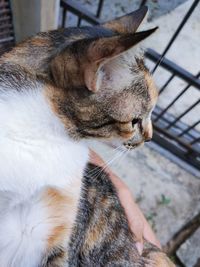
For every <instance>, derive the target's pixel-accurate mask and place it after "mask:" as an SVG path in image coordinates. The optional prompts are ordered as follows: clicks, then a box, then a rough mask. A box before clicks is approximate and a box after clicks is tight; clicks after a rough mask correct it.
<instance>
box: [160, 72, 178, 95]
mask: <svg viewBox="0 0 200 267" xmlns="http://www.w3.org/2000/svg"><path fill="white" fill-rule="evenodd" d="M174 77H175V74H172V75H171V76H170V77H169V79H168V80H167V81H166V83H165V84H164V85H163V86H162V87H161V89H160V91H159V95H160V94H162V92H163V91H164V90H165V88H166V87H167V86H168V84H169V83H170V82H171V80H173V79H174Z"/></svg>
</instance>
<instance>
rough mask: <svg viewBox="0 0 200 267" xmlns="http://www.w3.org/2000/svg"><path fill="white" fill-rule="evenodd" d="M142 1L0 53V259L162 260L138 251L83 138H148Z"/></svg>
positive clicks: (48, 266)
mask: <svg viewBox="0 0 200 267" xmlns="http://www.w3.org/2000/svg"><path fill="white" fill-rule="evenodd" d="M146 12H147V9H146V8H145V7H143V8H142V9H140V10H137V11H135V12H133V13H131V14H129V15H127V16H124V17H121V18H119V19H116V20H114V21H110V22H108V23H105V24H103V25H101V26H96V27H82V28H69V29H60V30H55V31H50V32H47V33H39V34H38V35H36V36H35V37H33V38H30V39H28V40H26V41H24V42H22V43H21V44H18V45H17V46H16V47H14V48H13V49H12V50H11V51H10V52H8V53H6V54H4V55H2V56H1V58H0V125H1V130H0V147H1V150H0V267H67V266H69V267H75V266H76V267H78V266H79V267H80V266H82V267H84V266H85V267H86V266H87V267H100V266H102V267H106V266H123V267H126V266H130V267H131V266H132V267H142V266H146V267H147V266H149V267H150V266H151V267H156V266H157V267H161V266H162V267H167V266H173V264H172V263H171V262H170V260H169V259H168V258H167V257H166V255H165V254H164V253H162V252H161V251H159V249H157V248H156V247H154V246H153V245H151V244H149V243H148V242H146V244H145V249H144V252H143V254H142V255H141V256H140V255H139V254H138V252H137V250H136V247H135V239H134V235H133V234H132V232H131V230H130V229H129V226H128V222H127V219H126V217H125V214H124V210H123V208H122V206H121V205H120V202H119V199H118V197H117V194H116V191H115V188H114V187H113V185H112V183H111V181H110V180H109V177H108V175H107V174H106V173H105V172H103V170H101V175H99V176H98V177H94V176H93V175H92V173H93V172H94V171H96V168H98V167H97V166H94V165H92V164H89V163H88V160H89V156H88V147H87V145H86V143H85V140H86V139H93V138H94V139H118V140H120V142H121V143H124V145H125V146H126V147H128V148H133V147H135V146H137V145H139V144H141V143H143V142H144V141H149V140H150V139H151V137H152V126H151V119H150V116H151V112H152V109H153V108H154V106H155V103H156V99H157V92H156V89H155V86H154V83H153V80H152V78H151V75H150V74H149V71H148V69H147V68H146V67H145V65H144V62H143V56H142V55H141V54H140V53H138V48H137V47H136V45H137V44H138V43H139V42H140V41H142V40H143V39H145V38H146V37H148V36H149V35H150V34H151V33H153V32H154V31H155V29H152V30H148V31H143V32H136V30H137V28H138V27H139V25H140V23H141V21H142V20H143V18H144V16H145V14H146Z"/></svg>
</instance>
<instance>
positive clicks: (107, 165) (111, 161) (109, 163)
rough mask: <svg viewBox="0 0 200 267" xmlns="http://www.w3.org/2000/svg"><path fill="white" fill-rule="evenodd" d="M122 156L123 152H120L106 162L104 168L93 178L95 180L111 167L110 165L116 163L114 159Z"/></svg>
mask: <svg viewBox="0 0 200 267" xmlns="http://www.w3.org/2000/svg"><path fill="white" fill-rule="evenodd" d="M123 154H124V151H120V152H119V153H117V154H116V155H115V157H114V158H113V159H111V160H110V161H108V162H106V163H105V164H104V167H101V168H102V169H101V170H100V171H99V172H98V174H97V175H96V176H95V178H97V177H98V176H99V175H100V174H101V173H102V172H103V171H105V170H106V169H107V168H108V167H109V166H111V164H112V163H113V162H114V161H116V159H118V158H119V157H120V156H122V155H123Z"/></svg>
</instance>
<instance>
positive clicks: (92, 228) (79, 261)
mask: <svg viewBox="0 0 200 267" xmlns="http://www.w3.org/2000/svg"><path fill="white" fill-rule="evenodd" d="M135 243H136V238H135V236H134V234H133V233H132V231H131V230H130V228H129V224H128V221H127V219H126V215H125V212H124V209H123V208H122V206H121V204H120V200H119V198H118V196H117V192H116V190H115V187H114V186H113V184H112V182H111V181H110V178H109V175H108V174H107V173H106V172H105V171H104V170H103V169H102V168H101V167H97V166H95V165H93V164H88V165H87V169H86V171H85V176H84V179H83V188H82V196H81V200H80V205H79V211H78V216H77V219H76V225H75V228H74V231H73V234H72V238H71V243H70V246H69V266H70V267H175V266H174V265H173V263H172V262H171V261H170V260H169V259H168V258H167V256H166V254H164V253H163V252H161V251H160V250H159V249H158V248H157V247H155V246H154V245H152V244H150V243H148V242H145V244H144V251H143V254H142V255H139V253H138V251H137V249H136V246H135Z"/></svg>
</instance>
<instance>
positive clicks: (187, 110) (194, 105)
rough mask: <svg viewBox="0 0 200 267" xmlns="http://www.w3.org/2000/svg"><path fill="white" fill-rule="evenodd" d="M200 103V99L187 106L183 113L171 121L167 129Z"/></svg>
mask: <svg viewBox="0 0 200 267" xmlns="http://www.w3.org/2000/svg"><path fill="white" fill-rule="evenodd" d="M199 103H200V99H199V100H197V101H196V102H195V103H194V104H193V105H192V106H190V107H189V108H187V109H186V110H185V111H184V112H183V113H182V114H181V115H179V116H178V117H177V118H176V119H175V120H174V121H173V122H172V123H170V124H169V125H168V126H167V127H166V128H165V129H169V128H171V127H172V126H174V125H175V124H176V122H177V121H179V120H180V119H181V118H183V117H184V116H185V115H186V114H187V113H188V112H190V110H192V109H193V108H194V107H196V106H197V105H198V104H199Z"/></svg>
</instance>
